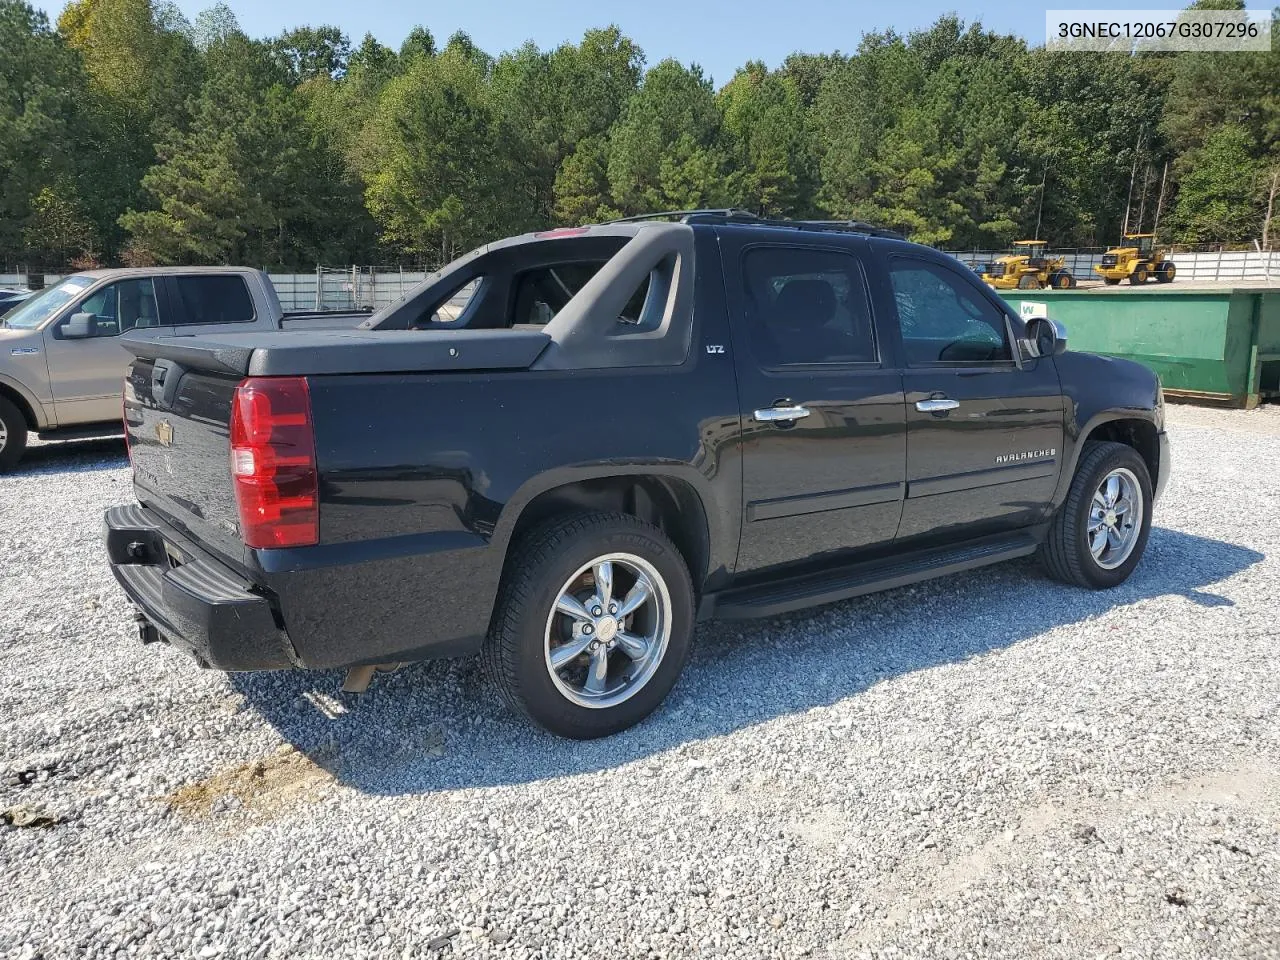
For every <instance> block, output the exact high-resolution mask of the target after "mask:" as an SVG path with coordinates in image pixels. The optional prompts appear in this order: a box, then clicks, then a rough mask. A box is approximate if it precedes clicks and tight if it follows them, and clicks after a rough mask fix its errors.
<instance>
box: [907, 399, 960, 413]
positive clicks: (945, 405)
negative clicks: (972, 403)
mask: <svg viewBox="0 0 1280 960" xmlns="http://www.w3.org/2000/svg"><path fill="white" fill-rule="evenodd" d="M958 406H960V401H959V400H917V401H916V409H917V410H919V411H920V412H921V413H939V412H941V411H943V410H954V409H955V408H956V407H958Z"/></svg>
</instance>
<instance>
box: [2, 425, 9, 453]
mask: <svg viewBox="0 0 1280 960" xmlns="http://www.w3.org/2000/svg"><path fill="white" fill-rule="evenodd" d="M8 442H9V428H8V427H7V426H6V425H5V422H4V421H3V420H0V450H4V448H5V444H7V443H8Z"/></svg>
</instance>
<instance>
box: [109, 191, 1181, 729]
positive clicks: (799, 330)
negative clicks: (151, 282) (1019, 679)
mask: <svg viewBox="0 0 1280 960" xmlns="http://www.w3.org/2000/svg"><path fill="white" fill-rule="evenodd" d="M464 300H465V302H463V301H464ZM1065 345H1066V344H1065V337H1064V333H1063V332H1062V331H1061V330H1060V329H1058V328H1057V327H1056V326H1054V325H1053V324H1052V323H1050V322H1049V321H1048V320H1045V319H1040V318H1038V319H1034V320H1031V321H1028V322H1027V323H1024V322H1023V321H1022V320H1021V319H1019V317H1018V316H1017V315H1016V313H1014V312H1012V311H1011V310H1010V308H1009V307H1008V306H1007V305H1006V304H1005V303H1004V302H1003V301H1002V300H1000V299H999V298H998V297H996V296H995V295H994V294H993V293H992V292H991V291H990V290H989V289H988V288H987V286H986V285H985V284H983V283H982V281H981V280H979V279H978V278H977V277H976V276H975V275H974V274H973V273H971V272H970V271H969V270H967V269H966V268H964V267H963V266H961V265H960V264H959V263H957V262H956V261H955V260H953V259H951V258H950V257H947V256H946V255H944V254H941V253H938V252H936V251H934V250H931V249H928V248H926V247H922V246H918V245H916V244H912V243H908V242H906V241H904V240H902V239H900V238H897V237H896V235H891V234H888V233H887V232H885V231H880V230H877V229H875V228H872V227H867V226H864V225H860V224H830V223H817V222H799V221H781V222H779V221H764V220H759V219H755V218H752V217H750V216H748V215H743V214H737V213H733V212H724V211H720V212H711V211H704V212H692V213H686V214H682V215H678V216H676V215H662V216H660V217H658V218H656V219H649V220H642V221H632V222H616V223H611V224H604V225H599V226H591V227H583V228H575V229H566V230H554V231H550V232H545V233H535V234H531V235H527V236H521V237H515V238H512V239H508V240H503V241H501V242H498V243H493V244H490V245H488V246H485V247H482V248H480V249H478V250H476V251H474V252H472V253H470V254H468V255H467V256H464V257H462V258H461V259H459V260H457V261H455V262H453V263H451V264H449V265H448V266H447V267H445V268H444V269H442V270H441V271H439V272H438V273H437V274H434V275H433V276H431V277H429V278H428V279H427V281H426V282H425V283H424V284H423V285H421V286H420V287H419V288H417V289H416V290H415V291H414V292H413V293H412V294H411V295H410V296H408V297H407V298H405V299H404V300H402V301H401V302H399V303H397V304H394V305H392V306H390V307H387V308H385V309H384V310H382V311H381V312H379V313H377V314H374V315H373V316H372V317H371V318H370V319H369V320H368V321H366V322H365V323H364V324H362V327H361V328H360V329H354V330H334V331H316V332H294V333H252V334H242V335H231V334H227V335H211V336H208V337H207V338H202V337H195V338H192V337H188V338H181V339H177V338H170V339H162V338H152V339H148V338H144V337H135V338H132V339H130V340H129V341H128V349H129V350H130V352H131V353H132V354H133V355H134V357H135V359H134V360H133V362H132V365H131V367H130V368H129V371H128V374H127V377H126V381H125V396H124V415H125V425H126V429H127V433H128V440H129V448H130V455H131V460H132V465H133V473H134V484H135V490H136V494H137V500H138V503H136V504H130V505H127V506H120V507H116V508H114V509H112V510H110V511H109V512H108V513H107V516H106V525H105V538H106V547H107V550H108V552H109V554H110V561H111V567H112V570H113V572H114V574H115V576H116V578H117V580H119V582H120V584H121V585H122V586H123V587H124V589H125V591H126V592H127V593H128V594H129V596H130V597H131V598H132V600H133V601H134V603H135V604H136V605H137V607H138V620H139V626H140V631H141V634H142V637H143V639H144V640H157V639H160V640H165V641H167V642H169V643H171V644H173V645H175V646H178V647H181V648H183V649H185V650H187V651H189V652H191V653H192V654H194V656H195V658H196V660H197V661H198V662H199V663H200V664H201V665H202V666H207V667H214V668H217V669H221V670H232V671H242V670H270V669H277V668H290V667H303V668H335V667H345V668H348V669H350V670H351V674H349V681H350V678H351V677H353V676H354V677H357V678H364V682H366V683H367V676H368V674H369V673H370V672H371V670H370V668H371V667H372V666H373V665H387V664H395V663H401V662H406V661H413V660H421V659H427V658H434V657H452V656H459V655H466V654H475V653H480V654H482V656H483V659H484V661H485V664H486V666H487V669H488V671H489V673H490V675H491V676H492V678H493V681H494V682H495V685H496V687H497V688H498V690H500V691H501V693H502V695H503V696H504V698H505V699H506V700H507V701H508V702H509V703H510V704H511V705H512V706H513V707H514V708H515V709H517V710H520V711H523V712H524V713H525V714H527V715H528V716H529V717H530V718H532V719H533V720H534V721H535V722H537V723H539V724H541V725H542V726H543V727H545V728H547V729H548V730H551V731H553V732H555V733H558V734H561V735H564V736H568V737H576V738H589V737H598V736H603V735H607V734H610V733H613V732H616V731H619V730H622V729H624V728H626V727H629V726H631V725H632V724H634V723H637V722H638V721H640V720H641V719H642V718H644V717H645V716H646V715H647V714H649V713H650V712H651V711H653V710H654V709H655V708H656V707H657V706H658V705H659V704H660V703H661V701H662V700H663V698H664V697H665V696H666V695H667V693H668V692H669V691H670V690H671V688H672V686H673V685H674V683H675V682H676V679H677V677H678V676H679V674H680V671H681V669H682V667H683V666H684V663H685V661H686V658H687V657H688V654H689V648H690V641H691V639H692V636H693V630H694V623H695V621H696V620H698V619H700V618H706V617H724V618H746V617H762V616H771V615H774V614H778V613H782V612H783V611H790V610H796V609H799V608H802V607H807V606H811V605H815V604H823V603H830V602H832V601H836V600H841V599H844V598H847V597H853V596H857V595H859V594H865V593H869V592H872V591H876V590H883V589H886V588H891V587H897V586H901V585H903V584H908V583H912V582H916V581H920V580H924V579H927V578H930V577H936V576H940V575H943V574H947V573H951V572H954V571H960V570H968V569H971V568H974V567H978V566H981V565H984V564H991V563H997V562H1000V561H1004V560H1009V559H1012V558H1017V557H1024V556H1029V555H1031V554H1033V553H1037V552H1038V553H1039V555H1040V557H1041V559H1042V562H1043V564H1044V566H1045V567H1046V568H1047V570H1048V572H1049V573H1050V574H1051V575H1052V576H1054V577H1056V578H1058V579H1060V580H1063V581H1065V582H1067V583H1071V584H1075V585H1078V586H1080V587H1086V588H1093V589H1105V588H1107V587H1113V586H1115V585H1116V584H1119V583H1121V582H1122V581H1124V580H1125V579H1126V578H1127V577H1128V576H1129V575H1130V573H1131V572H1132V571H1133V569H1134V567H1135V566H1136V565H1137V563H1138V562H1139V560H1140V559H1141V556H1142V553H1143V549H1144V547H1145V545H1146V542H1147V535H1148V531H1149V529H1150V524H1151V510H1152V505H1153V503H1154V501H1155V500H1156V498H1157V496H1158V495H1159V493H1160V490H1161V488H1162V487H1163V486H1164V484H1165V482H1166V480H1167V479H1168V473H1169V455H1168V444H1167V440H1166V437H1165V432H1164V399H1163V395H1162V393H1161V389H1160V384H1159V382H1158V381H1157V379H1156V377H1155V376H1153V375H1152V374H1151V373H1150V372H1149V371H1148V370H1146V369H1144V368H1143V367H1141V366H1139V365H1137V364H1134V363H1129V362H1125V361H1122V360H1115V359H1109V358H1106V357H1100V356H1092V355H1088V354H1080V353H1070V352H1064V349H1065ZM356 685H358V680H357V684H356Z"/></svg>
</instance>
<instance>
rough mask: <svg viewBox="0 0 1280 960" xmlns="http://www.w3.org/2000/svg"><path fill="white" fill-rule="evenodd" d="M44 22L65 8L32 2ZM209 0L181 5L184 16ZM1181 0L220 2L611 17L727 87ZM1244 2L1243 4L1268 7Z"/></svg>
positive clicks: (338, 14)
mask: <svg viewBox="0 0 1280 960" xmlns="http://www.w3.org/2000/svg"><path fill="white" fill-rule="evenodd" d="M35 5H36V6H38V7H42V8H43V9H45V10H46V11H47V12H48V13H49V16H50V19H51V20H52V19H56V17H57V15H58V13H59V12H60V11H61V9H62V6H63V3H62V2H59V0H53V2H50V0H36V3H35ZM211 5H212V0H178V6H179V7H180V8H181V9H182V11H183V12H184V13H185V14H186V15H187V16H188V17H190V18H193V19H194V17H195V15H196V14H197V13H199V12H200V11H201V10H202V9H204V8H205V7H208V6H211ZM1185 5H1186V4H1185V3H1184V2H1179V0H1124V2H1122V3H1119V4H1107V3H1105V2H1102V0H1054V2H1051V3H1041V4H1034V3H1028V2H1025V0H1023V2H1018V0H953V2H946V0H943V2H935V0H923V2H908V3H890V2H879V3H868V2H865V0H739V2H737V3H727V2H713V0H628V2H621V0H613V2H602V0H597V2H592V0H551V2H537V0H533V2H531V0H454V2H450V3H433V2H430V0H428V2H425V3H411V2H407V0H367V2H364V3H358V2H352V0H228V6H230V7H231V9H232V10H234V11H235V13H236V16H237V17H238V18H239V20H240V26H241V28H242V29H243V30H244V31H245V32H246V33H248V34H249V35H250V36H254V37H263V36H271V35H274V34H277V33H280V32H281V31H282V30H284V29H286V28H289V27H295V26H301V25H303V24H312V25H319V24H336V25H337V26H339V27H341V28H342V29H343V30H345V31H346V32H347V34H348V35H349V36H350V37H351V40H352V43H353V44H356V43H359V42H360V39H361V38H362V37H363V36H364V34H365V33H366V32H369V33H372V34H373V35H374V36H375V37H377V38H378V39H379V40H381V41H382V42H383V43H385V44H387V45H388V46H390V47H393V48H399V46H400V41H402V40H403V39H404V37H405V34H407V33H408V32H409V30H410V29H411V28H412V27H413V26H414V25H415V24H419V23H421V24H423V25H425V26H426V27H427V28H428V29H429V30H430V31H431V32H432V34H433V35H434V36H435V37H436V39H437V41H438V42H439V43H441V44H443V43H444V41H445V39H446V38H448V36H449V35H450V34H451V33H453V32H454V31H455V30H465V31H466V32H467V33H468V34H470V35H471V38H472V39H473V40H474V41H475V42H476V44H477V45H478V46H479V47H481V48H482V49H483V50H485V51H487V52H488V53H491V54H495V55H496V54H498V53H501V52H502V51H504V50H510V49H513V48H514V47H518V46H519V45H520V44H521V43H523V42H524V41H526V40H532V41H533V42H534V43H536V44H537V45H538V46H539V47H542V48H543V49H547V48H550V47H555V46H557V45H559V44H560V43H562V42H564V41H566V40H575V41H576V40H577V39H578V38H580V37H581V36H582V32H583V31H584V30H586V29H588V28H590V27H596V26H605V25H607V24H609V23H617V24H618V25H619V26H620V27H621V28H622V30H623V32H624V33H626V34H627V35H628V36H629V37H631V38H632V39H633V40H634V41H636V42H637V43H638V44H639V45H640V46H641V47H642V48H643V49H644V52H645V55H646V57H647V60H648V63H649V64H650V65H653V64H655V63H657V62H658V61H660V60H662V59H664V58H665V57H675V58H676V59H677V60H680V61H682V62H684V63H690V62H696V63H700V64H702V67H703V69H704V70H705V71H706V72H707V73H708V74H710V75H711V76H712V77H714V79H715V81H716V84H717V85H720V84H723V83H724V82H726V81H727V80H728V79H729V78H730V77H731V76H732V75H733V71H734V69H735V68H736V67H738V66H740V65H741V64H742V63H744V62H746V61H747V60H750V59H758V60H764V61H765V63H767V64H768V65H769V66H771V67H773V66H777V65H778V64H779V63H780V62H781V61H782V59H783V58H784V57H785V56H786V55H787V54H788V53H791V52H792V51H794V50H801V51H805V52H809V53H822V52H830V51H833V50H842V51H845V52H851V51H852V50H854V49H855V48H856V47H857V45H858V40H859V38H860V37H861V36H862V34H863V33H868V32H871V31H874V30H882V29H885V28H888V27H892V28H894V29H896V30H898V31H899V32H903V33H905V32H907V31H909V30H914V29H917V28H919V27H923V26H928V25H929V24H930V23H932V22H933V21H934V20H936V19H937V18H938V17H939V16H941V15H942V14H944V13H949V12H954V13H956V14H958V15H959V16H960V17H962V18H963V19H964V20H965V21H966V22H972V21H974V20H981V21H982V22H983V24H985V25H986V26H987V27H988V28H989V29H994V30H998V31H1000V32H1007V33H1016V34H1020V35H1021V36H1024V37H1026V38H1027V39H1028V40H1029V41H1031V42H1032V43H1037V44H1038V43H1043V42H1044V11H1045V10H1046V9H1048V8H1053V9H1063V8H1094V9H1101V8H1105V7H1113V8H1121V7H1122V8H1124V9H1130V10H1133V9H1146V8H1155V9H1170V8H1176V7H1181V6H1185ZM1269 6H1270V5H1269V4H1267V3H1258V2H1256V0H1251V2H1250V3H1249V7H1250V8H1258V9H1269Z"/></svg>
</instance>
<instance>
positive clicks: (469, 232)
mask: <svg viewBox="0 0 1280 960" xmlns="http://www.w3.org/2000/svg"><path fill="white" fill-rule="evenodd" d="M365 136H366V137H368V138H369V139H370V141H371V144H372V146H371V148H370V151H371V153H370V157H369V161H368V167H367V169H366V178H367V182H368V189H367V192H366V198H367V200H368V204H369V210H370V211H371V212H372V214H373V216H374V218H375V219H376V220H377V221H378V223H379V225H380V227H381V228H382V235H383V239H384V241H386V242H388V243H390V244H394V245H396V246H398V247H400V248H401V249H403V250H406V251H408V252H410V253H412V254H416V255H418V256H421V257H427V258H431V259H438V260H444V259H448V258H450V257H451V256H453V255H454V253H456V252H458V251H461V250H465V249H467V248H468V247H470V246H474V245H475V244H478V243H480V242H482V241H483V240H486V239H492V238H494V237H497V236H500V235H502V233H504V232H507V231H510V230H512V229H515V230H517V231H518V230H520V229H523V228H524V227H526V226H531V225H532V224H531V223H529V222H527V221H524V220H523V219H522V218H523V211H521V210H520V209H519V204H518V203H517V202H516V198H515V197H514V196H513V191H512V190H511V186H512V181H513V179H514V178H513V175H512V166H513V165H512V163H511V153H510V149H509V144H510V134H509V132H508V130H507V129H506V128H505V125H504V123H503V121H502V119H501V116H500V114H499V112H498V111H497V110H496V109H495V108H494V104H493V102H492V92H491V90H490V89H489V88H488V87H487V85H486V83H485V74H484V71H483V67H482V64H481V62H478V61H477V59H476V58H473V57H471V56H469V55H468V52H467V51H466V50H465V49H464V48H463V47H462V45H461V44H457V45H455V46H454V47H453V48H452V49H448V50H446V51H445V52H444V53H443V54H442V55H440V56H438V57H415V58H413V59H412V61H411V62H410V65H409V67H408V70H407V71H406V72H405V73H404V74H403V75H402V76H399V77H397V78H396V79H394V80H393V81H391V83H390V84H389V85H388V86H387V88H386V89H385V90H384V91H383V93H382V96H381V97H380V98H379V102H378V107H377V110H376V111H375V112H374V115H373V116H372V118H371V119H370V120H369V123H368V124H367V126H366V128H365Z"/></svg>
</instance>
